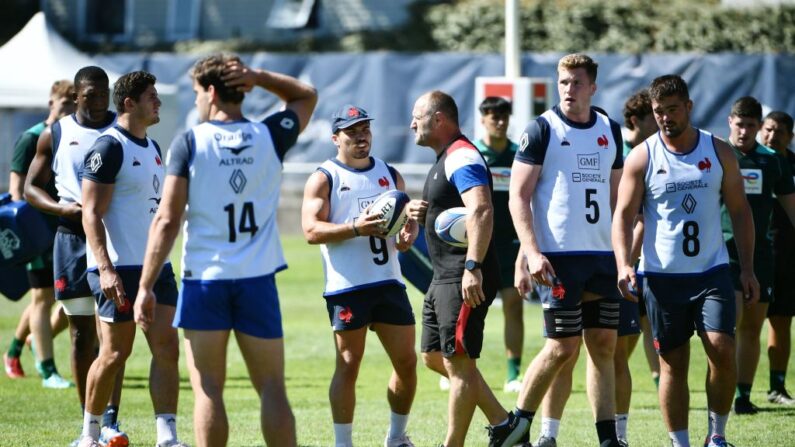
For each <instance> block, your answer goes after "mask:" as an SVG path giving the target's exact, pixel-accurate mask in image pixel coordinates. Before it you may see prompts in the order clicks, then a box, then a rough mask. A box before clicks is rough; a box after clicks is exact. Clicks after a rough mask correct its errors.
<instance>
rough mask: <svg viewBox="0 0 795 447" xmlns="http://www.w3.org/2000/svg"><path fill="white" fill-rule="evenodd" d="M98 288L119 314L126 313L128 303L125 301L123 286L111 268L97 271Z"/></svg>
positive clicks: (128, 307) (114, 270) (125, 295)
mask: <svg viewBox="0 0 795 447" xmlns="http://www.w3.org/2000/svg"><path fill="white" fill-rule="evenodd" d="M99 287H100V288H101V289H102V293H103V294H104V295H105V297H106V298H107V299H109V300H111V301H113V304H115V305H116V309H119V312H127V311H128V310H130V302H129V300H127V294H126V293H125V292H124V285H123V284H122V282H121V276H119V274H118V273H117V272H116V269H114V268H113V267H107V268H101V269H99Z"/></svg>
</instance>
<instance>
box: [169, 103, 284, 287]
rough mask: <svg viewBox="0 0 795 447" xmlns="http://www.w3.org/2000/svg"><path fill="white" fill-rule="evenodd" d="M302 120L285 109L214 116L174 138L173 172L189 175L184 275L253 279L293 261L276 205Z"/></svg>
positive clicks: (205, 277)
mask: <svg viewBox="0 0 795 447" xmlns="http://www.w3.org/2000/svg"><path fill="white" fill-rule="evenodd" d="M298 127H299V126H298V117H297V116H296V115H295V113H294V112H292V111H290V110H285V111H283V112H279V113H276V114H273V115H271V116H269V117H268V118H266V119H265V120H264V121H263V122H252V121H248V120H245V119H243V120H239V121H233V122H219V121H208V122H205V123H202V124H199V125H197V126H195V127H193V128H192V129H191V130H189V131H187V132H185V133H184V134H183V135H182V136H180V137H178V138H177V139H175V141H174V142H173V143H172V145H171V148H170V150H169V152H168V155H167V156H166V160H167V162H166V164H167V170H168V171H167V172H168V175H176V176H179V177H185V178H187V179H188V202H187V207H186V217H187V218H186V221H185V226H184V235H183V250H182V278H183V279H188V280H191V279H195V280H204V281H206V280H216V279H218V280H222V279H243V278H254V277H260V276H265V275H270V274H273V273H276V272H278V271H280V270H283V269H285V268H286V267H287V265H286V262H285V260H284V254H283V252H282V246H281V242H280V241H279V231H278V227H277V223H276V210H277V207H278V204H279V191H280V187H281V178H282V172H281V171H282V163H281V162H282V159H283V157H284V154H285V153H286V152H287V150H288V149H289V148H290V147H291V146H292V145H293V144H294V143H295V141H296V139H297V137H298Z"/></svg>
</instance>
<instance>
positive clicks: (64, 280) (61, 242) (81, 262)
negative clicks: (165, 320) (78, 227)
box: [52, 227, 137, 300]
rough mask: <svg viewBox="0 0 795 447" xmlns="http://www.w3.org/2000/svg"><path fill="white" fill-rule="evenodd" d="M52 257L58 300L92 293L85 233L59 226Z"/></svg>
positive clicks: (56, 297)
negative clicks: (74, 231)
mask: <svg viewBox="0 0 795 447" xmlns="http://www.w3.org/2000/svg"><path fill="white" fill-rule="evenodd" d="M52 258H53V272H54V274H55V282H54V285H55V299H56V300H68V299H70V298H81V297H86V296H91V295H92V294H91V287H89V285H88V280H87V279H86V236H85V235H80V234H75V233H72V232H69V231H64V230H63V229H62V228H61V227H59V228H58V231H57V232H56V233H55V246H54V248H53V252H52ZM136 287H137V284H136Z"/></svg>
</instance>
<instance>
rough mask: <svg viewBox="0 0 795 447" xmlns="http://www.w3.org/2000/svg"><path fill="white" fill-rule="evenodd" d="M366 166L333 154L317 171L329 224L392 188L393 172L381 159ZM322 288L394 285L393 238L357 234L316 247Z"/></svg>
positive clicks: (349, 217)
mask: <svg viewBox="0 0 795 447" xmlns="http://www.w3.org/2000/svg"><path fill="white" fill-rule="evenodd" d="M370 162H371V164H370V167H368V168H365V169H355V168H351V167H350V166H347V165H345V164H343V163H341V162H340V161H339V160H337V159H335V158H332V159H330V160H326V161H325V162H324V163H323V164H322V165H320V167H319V168H318V171H320V172H322V173H323V174H324V175H325V176H326V179H327V180H328V184H329V216H328V221H329V222H330V223H335V224H339V223H350V222H352V221H353V219H354V218H358V217H359V216H360V215H362V212H363V211H364V210H365V209H366V208H367V207H368V206H369V205H370V204H371V203H373V201H374V200H375V199H376V198H377V197H378V196H380V195H381V194H382V193H384V192H386V191H389V190H392V189H395V188H396V181H397V180H396V179H397V174H396V173H395V172H394V171H393V169H392V167H390V166H389V165H387V164H386V163H385V162H383V161H382V160H379V159H377V158H374V157H370ZM320 253H321V255H322V256H323V273H324V274H325V276H326V288H325V291H324V293H323V296H333V295H338V294H341V293H346V292H352V291H354V290H360V289H365V288H369V287H376V286H381V285H385V284H399V285H401V286H403V287H405V285H404V284H403V281H402V280H401V277H402V275H401V273H400V264H399V263H398V259H397V250H396V248H395V238H394V237H389V238H386V239H383V238H380V237H375V236H360V237H354V238H353V239H347V240H344V241H341V242H334V243H327V244H322V245H321V246H320Z"/></svg>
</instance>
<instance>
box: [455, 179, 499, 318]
mask: <svg viewBox="0 0 795 447" xmlns="http://www.w3.org/2000/svg"><path fill="white" fill-rule="evenodd" d="M461 200H462V201H463V202H464V206H465V207H466V209H467V211H469V216H468V217H467V220H466V227H467V240H468V241H469V244H468V245H467V254H466V258H467V259H472V260H474V261H477V262H482V261H483V259H484V258H485V257H486V251H488V249H489V243H490V242H491V232H492V229H493V228H494V206H493V205H492V203H491V190H490V188H489V187H488V185H479V186H473V187H472V188H469V189H467V190H466V191H464V192H462V193H461ZM482 284H483V273H482V271H481V270H480V269H477V270H475V271H473V272H470V271H469V270H464V276H463V278H462V279H461V286H462V290H463V298H464V302H465V303H466V304H468V305H469V306H470V307H476V306H478V305H480V304H482V303H484V302H485V300H486V295H485V294H484V293H483V285H482Z"/></svg>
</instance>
